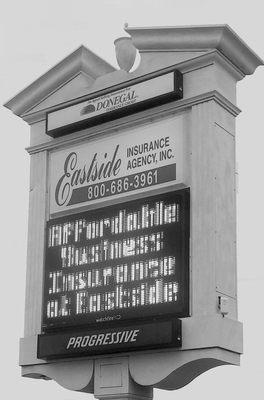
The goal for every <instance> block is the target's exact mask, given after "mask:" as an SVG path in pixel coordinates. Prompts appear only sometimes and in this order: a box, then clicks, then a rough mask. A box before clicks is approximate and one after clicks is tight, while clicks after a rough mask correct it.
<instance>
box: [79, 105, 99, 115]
mask: <svg viewBox="0 0 264 400" xmlns="http://www.w3.org/2000/svg"><path fill="white" fill-rule="evenodd" d="M94 111H95V106H94V105H93V104H88V105H87V106H85V107H83V108H82V109H81V112H80V115H85V114H90V113H92V112H94Z"/></svg>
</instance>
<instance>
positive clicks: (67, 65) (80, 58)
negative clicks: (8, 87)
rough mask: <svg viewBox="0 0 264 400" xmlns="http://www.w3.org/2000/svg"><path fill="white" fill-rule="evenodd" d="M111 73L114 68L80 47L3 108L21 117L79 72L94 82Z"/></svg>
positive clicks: (83, 47)
mask: <svg viewBox="0 0 264 400" xmlns="http://www.w3.org/2000/svg"><path fill="white" fill-rule="evenodd" d="M113 71H115V68H114V67H112V66H111V65H110V64H108V63H107V62H106V61H105V60H103V59H102V58H100V57H99V56H97V55H96V54H94V53H93V52H92V51H90V50H89V49H87V48H86V47H85V46H80V47H79V48H78V49H77V50H75V51H74V52H73V53H71V54H70V55H68V56H67V57H66V58H64V59H63V60H62V61H60V62H59V63H58V64H57V65H55V66H54V67H53V68H51V69H50V70H49V71H47V72H46V73H45V74H43V75H42V76H40V77H39V78H38V79H37V80H35V81H34V82H33V83H32V84H31V85H29V86H27V87H26V88H25V89H24V90H22V91H21V92H19V93H18V94H17V95H16V96H14V97H13V98H12V99H10V100H9V101H8V102H6V103H5V104H4V106H5V107H7V108H8V109H10V110H11V111H13V113H14V114H16V115H18V116H21V115H22V114H24V113H25V112H26V111H28V110H30V109H31V108H32V107H33V106H35V105H36V104H38V103H39V102H40V101H42V100H43V99H45V98H46V97H47V96H48V95H49V94H50V93H52V92H53V91H54V90H56V89H57V88H58V87H59V86H61V85H63V84H64V83H65V82H67V81H69V80H70V79H71V78H72V77H73V76H75V75H76V74H78V73H80V72H84V73H86V74H87V75H89V76H90V77H91V78H93V79H94V80H95V79H97V78H98V77H99V76H101V75H105V74H108V73H110V72H113Z"/></svg>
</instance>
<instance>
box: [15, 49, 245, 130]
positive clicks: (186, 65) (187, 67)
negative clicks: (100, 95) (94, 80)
mask: <svg viewBox="0 0 264 400" xmlns="http://www.w3.org/2000/svg"><path fill="white" fill-rule="evenodd" d="M214 62H218V63H219V64H221V65H222V66H223V67H224V68H225V69H226V70H227V71H228V72H229V73H230V74H231V75H232V76H234V78H235V79H236V80H241V79H242V78H243V77H244V75H243V74H242V73H241V71H239V70H238V69H237V68H236V67H235V66H234V65H233V64H232V63H231V62H230V61H229V60H228V59H227V58H226V57H225V56H224V55H223V54H221V53H220V52H219V51H217V50H211V51H209V52H207V53H205V54H203V55H199V56H197V57H194V58H192V59H190V60H186V61H182V62H180V63H178V64H175V65H171V66H170V67H167V68H164V72H165V71H167V70H168V71H170V70H171V69H173V68H177V69H178V70H179V71H181V72H182V73H183V75H184V74H187V73H189V72H192V71H195V70H196V69H199V68H204V67H207V66H210V65H212V64H213V63H214ZM135 77H136V78H138V77H140V76H139V75H138V76H137V75H134V74H133V78H135ZM126 82H128V79H127V75H126V76H124V80H123V81H122V82H121V83H120V84H118V85H116V86H115V90H119V87H120V88H121V87H122V85H123V84H124V83H126ZM107 88H109V82H108V84H107V83H106V85H105V86H104V87H100V90H105V89H107ZM95 89H97V87H95ZM95 89H94V86H93V87H91V88H90V90H87V96H82V97H81V98H82V100H83V101H85V100H86V99H88V98H89V96H91V95H92V94H93V93H96V92H97V91H98V89H97V90H95ZM78 101H80V99H76V98H75V99H72V100H70V101H67V102H64V103H61V104H56V106H54V107H50V108H46V109H43V110H40V111H38V112H35V113H32V112H28V113H25V114H22V115H21V118H23V119H24V121H26V122H27V123H28V124H34V123H37V122H40V121H43V120H44V119H45V118H46V113H47V112H50V111H52V110H53V109H56V108H58V106H61V107H66V106H71V105H73V104H75V103H76V102H78Z"/></svg>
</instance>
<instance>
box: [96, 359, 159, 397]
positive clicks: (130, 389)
mask: <svg viewBox="0 0 264 400" xmlns="http://www.w3.org/2000/svg"><path fill="white" fill-rule="evenodd" d="M128 362H129V359H128V357H113V358H104V359H99V360H96V361H95V366H94V397H95V398H97V399H99V400H104V399H118V400H122V399H128V400H151V399H152V398H153V388H152V387H151V386H141V385H139V384H137V383H136V382H135V381H134V380H133V379H132V378H131V375H130V373H129V365H128Z"/></svg>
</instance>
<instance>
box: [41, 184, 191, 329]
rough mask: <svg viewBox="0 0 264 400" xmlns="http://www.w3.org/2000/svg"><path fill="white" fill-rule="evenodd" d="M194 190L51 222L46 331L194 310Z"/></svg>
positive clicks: (44, 325)
mask: <svg viewBox="0 0 264 400" xmlns="http://www.w3.org/2000/svg"><path fill="white" fill-rule="evenodd" d="M189 208H190V205H189V190H188V189H183V190H180V191H176V192H170V193H165V194H162V195H157V196H152V197H147V198H144V199H140V200H136V201H130V202H127V203H123V204H119V205H115V206H111V207H104V208H101V209H98V210H95V211H94V210H93V211H86V212H83V213H81V214H77V215H74V216H67V217H64V218H58V219H55V220H51V221H50V222H48V225H47V246H46V260H45V285H44V306H43V310H44V311H43V332H45V333H48V332H53V331H57V330H58V328H59V329H62V328H67V329H69V328H71V329H76V328H80V327H87V326H90V325H98V324H99V325H102V324H103V325H104V324H105V323H106V324H107V326H109V323H114V324H119V323H120V322H121V323H122V322H123V321H126V320H131V319H136V320H138V319H139V320H140V319H142V318H149V317H155V318H156V317H158V316H160V317H164V316H166V315H174V316H177V317H183V316H188V313H189V310H188V305H189V295H188V293H189V289H188V287H189V283H188V282H189V278H188V277H189V267H188V260H189V213H190V209H189Z"/></svg>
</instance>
